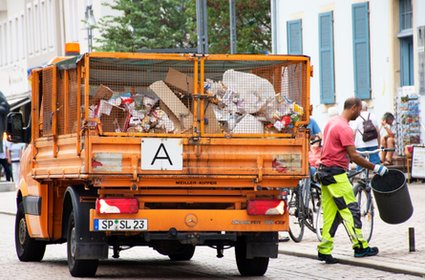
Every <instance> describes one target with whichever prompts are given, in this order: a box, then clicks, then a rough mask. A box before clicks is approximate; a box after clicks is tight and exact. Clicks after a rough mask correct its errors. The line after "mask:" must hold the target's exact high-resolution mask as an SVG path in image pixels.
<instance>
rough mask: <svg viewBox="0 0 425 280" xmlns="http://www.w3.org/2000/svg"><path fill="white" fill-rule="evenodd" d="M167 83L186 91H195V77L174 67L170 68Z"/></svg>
mask: <svg viewBox="0 0 425 280" xmlns="http://www.w3.org/2000/svg"><path fill="white" fill-rule="evenodd" d="M165 83H167V84H168V85H170V86H172V87H175V88H177V89H178V90H181V91H182V92H184V93H193V77H190V76H189V75H186V74H185V73H182V72H180V71H177V70H176V69H174V68H171V67H170V68H168V72H167V76H166V77H165Z"/></svg>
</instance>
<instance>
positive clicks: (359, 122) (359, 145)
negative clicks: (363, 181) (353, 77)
mask: <svg viewBox="0 0 425 280" xmlns="http://www.w3.org/2000/svg"><path fill="white" fill-rule="evenodd" d="M367 107H368V106H367V103H366V102H364V101H362V110H361V112H360V115H359V117H358V118H357V119H356V120H355V121H352V122H350V126H351V128H352V129H353V132H354V145H355V146H356V149H357V150H359V151H374V150H376V149H378V143H379V142H378V141H379V139H380V136H379V126H378V122H377V120H376V117H375V115H374V114H372V113H370V112H368V110H367V109H368V108H367ZM366 120H371V121H372V123H373V125H374V126H375V128H376V132H377V138H375V139H372V140H369V141H366V142H365V141H363V133H364V131H363V122H365V121H366ZM369 161H370V162H371V163H374V164H380V163H381V160H380V158H379V153H378V152H376V153H374V154H370V156H369ZM358 168H359V169H360V167H358Z"/></svg>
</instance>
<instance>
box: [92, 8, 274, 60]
mask: <svg viewBox="0 0 425 280" xmlns="http://www.w3.org/2000/svg"><path fill="white" fill-rule="evenodd" d="M104 5H106V6H109V7H111V8H112V9H114V10H117V11H119V12H120V13H121V15H120V16H115V17H113V16H106V17H103V18H102V19H100V21H99V24H98V26H97V28H98V29H99V30H100V33H101V35H102V36H101V37H100V38H99V39H97V40H96V43H97V45H98V47H96V50H100V51H124V52H127V51H129V52H132V51H138V50H141V49H157V48H162V49H163V48H196V47H197V32H196V1H195V0H161V1H152V0H114V1H113V2H112V3H109V4H108V3H106V4H104ZM207 6H208V41H209V52H210V53H228V52H229V51H230V30H229V29H230V28H229V25H230V24H229V22H230V20H229V1H228V0H208V1H207ZM236 18H237V23H236V25H237V49H238V53H259V52H265V51H268V50H270V48H271V27H270V0H251V1H244V0H237V1H236Z"/></svg>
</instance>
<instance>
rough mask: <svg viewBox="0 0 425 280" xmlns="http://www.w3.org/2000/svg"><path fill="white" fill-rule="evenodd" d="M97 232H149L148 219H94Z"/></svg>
mask: <svg viewBox="0 0 425 280" xmlns="http://www.w3.org/2000/svg"><path fill="white" fill-rule="evenodd" d="M93 222H94V230H95V231H142V230H148V220H147V219H94V221H93Z"/></svg>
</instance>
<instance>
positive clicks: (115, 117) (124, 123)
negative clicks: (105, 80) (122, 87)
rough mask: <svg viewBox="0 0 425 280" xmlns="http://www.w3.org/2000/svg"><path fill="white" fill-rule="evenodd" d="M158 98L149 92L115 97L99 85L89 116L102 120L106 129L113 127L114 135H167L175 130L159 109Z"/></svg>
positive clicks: (128, 93)
mask: <svg viewBox="0 0 425 280" xmlns="http://www.w3.org/2000/svg"><path fill="white" fill-rule="evenodd" d="M158 101H159V98H158V97H157V96H156V95H155V93H153V92H150V91H149V90H148V89H146V92H144V93H136V94H132V93H131V92H126V93H114V92H113V91H112V90H111V89H110V88H109V87H106V86H104V85H100V86H99V87H98V88H97V90H96V95H95V98H93V99H92V100H91V105H90V110H89V112H90V114H89V115H90V116H89V117H92V118H99V119H100V121H101V123H102V124H103V125H104V126H107V125H108V123H109V124H110V123H111V121H112V124H113V126H114V132H145V133H146V132H156V133H159V132H165V133H173V132H174V131H175V130H176V127H175V126H174V123H173V121H171V120H170V118H169V117H168V114H167V113H166V112H164V110H162V109H161V108H160V107H159V106H158Z"/></svg>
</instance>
